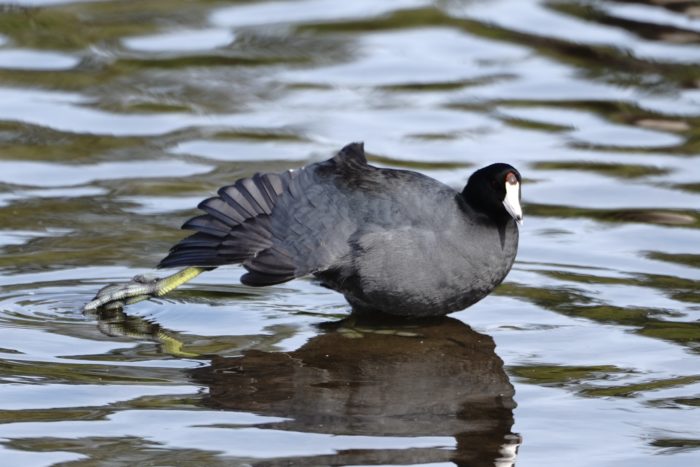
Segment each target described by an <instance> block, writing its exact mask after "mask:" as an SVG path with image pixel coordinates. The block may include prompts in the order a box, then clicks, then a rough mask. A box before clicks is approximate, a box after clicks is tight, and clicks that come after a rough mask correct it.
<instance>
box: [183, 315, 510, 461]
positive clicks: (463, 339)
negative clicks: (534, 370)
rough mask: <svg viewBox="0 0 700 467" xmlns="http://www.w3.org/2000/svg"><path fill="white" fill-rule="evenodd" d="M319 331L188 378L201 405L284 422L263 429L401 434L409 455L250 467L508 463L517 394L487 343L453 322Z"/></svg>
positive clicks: (353, 324)
mask: <svg viewBox="0 0 700 467" xmlns="http://www.w3.org/2000/svg"><path fill="white" fill-rule="evenodd" d="M322 327H323V328H325V332H323V333H322V334H319V335H318V336H316V337H313V338H312V339H310V340H309V341H308V342H307V343H306V344H304V345H303V346H302V347H300V348H299V349H297V350H294V351H292V352H262V351H256V350H251V351H247V352H245V353H244V355H243V356H242V357H236V358H222V357H214V358H213V359H212V360H211V366H207V367H204V368H199V369H196V370H194V371H192V373H191V375H192V378H193V379H194V381H195V382H197V383H199V384H203V385H206V386H207V387H208V388H209V394H208V396H206V397H205V398H204V399H203V403H204V404H205V405H206V406H208V407H212V408H216V409H223V410H235V411H246V412H253V413H256V414H260V415H268V416H277V417H285V418H287V420H285V421H282V422H279V423H275V424H272V425H265V426H266V427H269V428H274V429H280V430H290V431H296V432H312V433H327V434H334V435H362V436H400V437H407V438H406V448H405V449H394V450H348V451H341V452H338V453H336V454H335V455H332V456H314V457H305V458H285V459H274V460H265V461H260V462H259V463H255V465H312V464H313V465H346V464H413V463H427V462H445V461H452V462H455V463H457V464H459V465H469V466H482V465H483V466H487V465H488V466H493V465H501V466H510V465H513V463H514V461H515V455H516V452H517V447H518V446H519V443H520V438H519V436H517V435H514V434H513V433H512V431H511V428H512V425H513V408H514V407H515V402H514V401H513V395H514V389H513V386H512V385H511V383H510V381H509V380H508V376H507V375H506V373H505V371H504V370H503V361H502V360H501V359H500V358H499V357H498V356H497V355H496V353H495V344H494V341H493V339H492V338H491V337H489V336H486V335H483V334H479V333H477V332H475V331H474V330H472V329H471V328H470V327H469V326H467V325H465V324H463V323H462V322H460V321H458V320H456V319H452V318H444V319H440V320H432V321H427V322H426V321H422V322H414V323H406V321H400V322H397V321H396V320H394V322H388V321H386V318H382V319H381V320H379V321H378V320H377V319H374V320H368V318H366V317H363V318H360V317H357V316H352V317H350V318H348V319H346V320H343V321H340V322H336V323H327V324H325V325H323V326H322ZM419 436H426V437H430V436H449V437H454V438H455V440H456V443H455V445H456V447H455V448H453V449H447V448H446V447H444V446H436V447H432V448H412V447H411V438H410V437H419ZM271 449H272V452H274V448H271ZM499 462H500V463H499Z"/></svg>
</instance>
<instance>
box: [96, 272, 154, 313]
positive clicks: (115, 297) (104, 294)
mask: <svg viewBox="0 0 700 467" xmlns="http://www.w3.org/2000/svg"><path fill="white" fill-rule="evenodd" d="M159 284H160V279H158V278H157V277H147V276H144V275H140V274H139V275H137V276H134V277H133V278H132V279H131V281H129V282H126V283H124V284H110V285H108V286H106V287H102V288H101V289H100V290H98V291H97V294H96V295H95V298H93V299H92V300H91V301H90V302H88V303H87V304H86V305H85V306H84V307H83V311H95V310H97V309H98V308H105V309H116V308H123V307H124V306H125V305H130V304H132V303H136V302H140V301H142V300H146V299H147V298H149V297H152V296H154V295H158V294H159V291H160V288H159Z"/></svg>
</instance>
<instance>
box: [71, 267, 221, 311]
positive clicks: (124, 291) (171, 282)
mask: <svg viewBox="0 0 700 467" xmlns="http://www.w3.org/2000/svg"><path fill="white" fill-rule="evenodd" d="M211 269H213V268H198V267H189V268H185V269H183V270H181V271H178V272H176V273H175V274H173V275H170V276H167V277H164V278H162V279H148V278H145V277H144V276H136V277H134V278H133V279H132V280H131V282H128V283H126V284H112V285H108V286H107V287H103V288H102V289H100V290H99V291H98V292H97V295H95V298H93V299H92V300H91V301H90V302H89V303H88V304H87V305H85V306H84V307H83V311H93V310H96V309H98V308H100V307H102V306H105V305H109V304H115V303H118V302H125V303H134V302H137V301H140V300H143V299H145V298H148V297H160V296H162V295H165V294H167V293H168V292H170V291H171V290H173V289H175V288H177V287H179V286H181V285H182V284H184V283H185V282H188V281H191V280H192V279H194V278H195V277H197V276H198V275H200V274H201V273H203V272H205V271H210V270H211Z"/></svg>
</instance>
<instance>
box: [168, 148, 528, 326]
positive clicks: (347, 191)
mask: <svg viewBox="0 0 700 467" xmlns="http://www.w3.org/2000/svg"><path fill="white" fill-rule="evenodd" d="M200 208H201V209H203V210H204V211H206V212H207V214H205V215H203V216H199V217H196V218H194V219H192V220H190V221H189V222H188V223H186V224H185V225H184V226H183V227H184V228H189V229H194V230H197V231H198V233H196V234H194V235H193V236H191V237H188V238H187V239H185V240H183V241H182V242H181V243H180V244H178V245H176V246H175V247H173V249H172V250H171V252H170V255H169V256H168V257H167V258H165V259H164V260H163V261H162V262H161V264H160V266H161V267H171V266H202V267H216V266H220V265H222V264H229V263H242V264H243V266H244V267H246V269H248V271H249V272H248V274H245V275H244V276H243V277H242V278H241V281H242V282H243V283H244V284H249V285H258V286H259V285H270V284H276V283H281V282H285V281H287V280H290V279H293V278H294V277H300V276H304V275H307V274H313V275H315V276H316V277H317V278H319V279H320V280H321V282H322V284H324V285H325V286H327V287H329V288H331V289H334V290H337V291H338V292H340V293H342V294H343V295H344V296H345V297H346V299H347V300H348V302H349V303H350V304H351V305H353V307H354V308H356V309H359V310H363V311H381V312H385V313H390V314H397V315H407V316H436V315H444V314H447V313H450V312H453V311H457V310H461V309H463V308H466V307H467V306H469V305H471V304H473V303H475V302H477V301H479V300H480V299H482V298H484V297H485V296H486V295H488V294H489V293H490V292H491V291H492V290H493V289H494V288H495V287H496V286H497V285H498V284H500V283H501V281H503V279H504V278H505V276H506V274H507V273H508V271H510V268H511V266H512V265H513V261H514V259H515V255H516V251H517V246H518V228H517V226H516V223H515V221H514V220H513V219H512V218H507V219H505V220H502V221H499V220H494V219H492V218H491V217H490V216H487V215H485V214H482V213H479V212H477V211H476V210H474V209H473V208H472V206H471V205H470V204H469V203H468V201H467V200H466V199H465V198H464V196H463V195H462V193H460V192H458V191H456V190H454V189H452V188H450V187H448V186H446V185H444V184H442V183H440V182H438V181H436V180H434V179H431V178H429V177H427V176H424V175H422V174H419V173H416V172H412V171H407V170H395V169H382V168H377V167H373V166H371V165H369V164H367V161H366V159H365V157H364V151H363V149H362V146H361V145H359V144H352V145H349V146H347V147H345V148H344V149H343V150H342V151H340V152H339V153H338V154H337V155H336V156H335V157H333V158H332V159H329V160H327V161H324V162H320V163H316V164H311V165H308V166H306V167H303V168H301V169H298V170H295V171H290V172H286V173H284V174H262V175H260V174H258V175H256V176H254V177H252V178H250V179H245V180H240V181H238V182H237V183H236V184H234V185H232V186H230V187H224V188H222V189H221V190H220V191H219V196H218V197H215V198H210V199H208V200H205V201H204V202H203V203H202V204H200Z"/></svg>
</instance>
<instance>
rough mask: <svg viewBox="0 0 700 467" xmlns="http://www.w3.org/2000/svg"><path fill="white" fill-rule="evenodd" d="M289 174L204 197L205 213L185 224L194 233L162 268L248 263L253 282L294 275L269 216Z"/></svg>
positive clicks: (250, 282)
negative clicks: (273, 234) (278, 244)
mask: <svg viewBox="0 0 700 467" xmlns="http://www.w3.org/2000/svg"><path fill="white" fill-rule="evenodd" d="M287 178H288V174H256V175H254V176H253V177H251V178H245V179H241V180H238V181H237V182H236V183H234V184H233V185H230V186H225V187H223V188H221V189H219V191H218V196H215V197H212V198H209V199H206V200H204V201H202V202H201V203H200V204H199V206H198V208H199V209H201V210H203V211H204V212H206V214H203V215H201V216H197V217H194V218H192V219H190V220H189V221H187V222H186V223H185V224H184V225H183V226H182V228H183V229H189V230H195V231H197V232H196V233H195V234H193V235H191V236H189V237H187V238H185V239H184V240H182V241H180V242H179V243H178V244H177V245H175V246H174V247H172V248H171V249H170V253H169V254H168V256H166V257H165V258H164V259H163V260H162V261H161V262H160V263H159V264H158V267H159V268H170V267H182V266H199V267H217V266H221V265H224V264H233V263H244V264H245V266H246V268H247V269H248V270H249V273H248V274H246V275H245V276H244V278H242V281H243V282H244V283H246V284H248V285H271V284H277V283H281V282H285V281H288V280H290V279H292V278H294V265H293V264H292V261H291V258H289V255H287V254H285V252H284V251H281V249H280V248H278V247H275V245H274V243H275V242H274V239H273V236H272V232H271V230H270V217H269V215H270V214H271V213H272V209H273V208H274V206H275V204H276V202H277V200H278V198H279V197H280V196H281V195H282V194H283V193H284V191H285V190H286V188H287V185H288V180H287Z"/></svg>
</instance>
